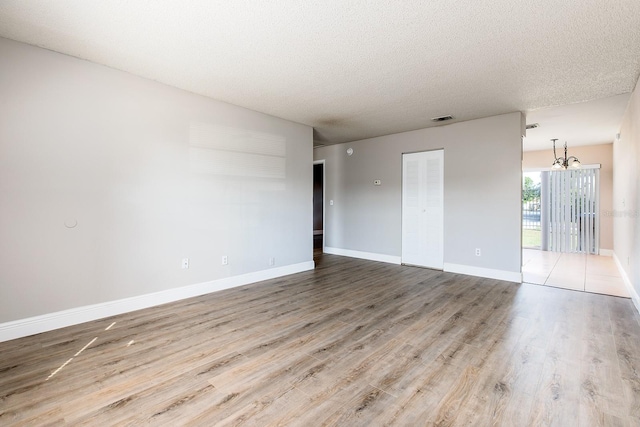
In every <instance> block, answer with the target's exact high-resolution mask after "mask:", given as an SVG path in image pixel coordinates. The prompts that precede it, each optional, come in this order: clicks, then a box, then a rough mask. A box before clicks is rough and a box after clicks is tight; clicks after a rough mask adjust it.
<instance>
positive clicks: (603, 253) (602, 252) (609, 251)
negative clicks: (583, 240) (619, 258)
mask: <svg viewBox="0 0 640 427" xmlns="http://www.w3.org/2000/svg"><path fill="white" fill-rule="evenodd" d="M598 255H601V256H613V249H600V252H598Z"/></svg>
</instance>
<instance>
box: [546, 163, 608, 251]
mask: <svg viewBox="0 0 640 427" xmlns="http://www.w3.org/2000/svg"><path fill="white" fill-rule="evenodd" d="M546 173H548V174H549V179H548V186H547V188H548V191H547V203H548V209H549V211H548V212H549V214H548V219H547V220H548V224H545V225H547V227H546V228H547V230H546V232H547V239H548V249H549V250H551V251H555V252H582V253H588V254H597V253H598V248H599V246H600V243H599V237H598V236H599V235H600V232H599V231H600V225H599V222H600V221H599V217H598V211H599V203H598V194H599V191H598V185H599V176H600V170H599V169H586V168H585V169H578V170H566V171H551V172H546ZM545 216H546V215H545ZM543 227H544V226H543ZM543 232H545V230H544V228H543Z"/></svg>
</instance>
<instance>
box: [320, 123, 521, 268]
mask: <svg viewBox="0 0 640 427" xmlns="http://www.w3.org/2000/svg"><path fill="white" fill-rule="evenodd" d="M522 123H523V122H522V115H521V114H520V113H511V114H505V115H501V116H495V117H489V118H484V119H479V120H472V121H467V122H461V123H454V124H451V125H448V126H440V127H435V128H429V129H421V130H417V131H412V132H404V133H399V134H394V135H388V136H383V137H379V138H372V139H367V140H362V141H356V142H352V143H346V144H339V145H333V146H327V147H320V148H316V149H315V150H314V159H315V160H321V159H325V160H326V181H325V185H326V187H325V189H326V190H325V191H326V196H325V197H326V201H327V205H326V223H325V230H326V243H325V244H326V246H329V247H334V248H339V249H347V250H353V251H361V252H370V253H376V254H383V255H391V256H401V243H402V242H401V204H402V200H401V188H402V187H401V185H402V184H401V178H402V174H401V171H402V153H407V152H416V151H424V150H432V149H439V148H444V161H445V170H444V174H445V182H444V198H445V200H444V213H445V224H444V238H445V247H444V261H445V263H451V264H459V265H465V266H471V267H479V268H487V269H495V270H502V271H508V272H520V271H521V228H520V227H521V211H520V210H521V206H520V199H521V179H522V178H521V173H522V172H521V169H522V163H521V162H522V137H521V136H522ZM348 147H351V148H353V150H354V153H353V155H352V156H347V154H346V150H347V148H348ZM375 179H380V180H382V185H381V186H374V185H373V181H374V180H375ZM331 199H333V200H334V205H333V206H330V205H329V204H328V202H329V200H331ZM475 248H481V249H482V256H480V257H476V256H475Z"/></svg>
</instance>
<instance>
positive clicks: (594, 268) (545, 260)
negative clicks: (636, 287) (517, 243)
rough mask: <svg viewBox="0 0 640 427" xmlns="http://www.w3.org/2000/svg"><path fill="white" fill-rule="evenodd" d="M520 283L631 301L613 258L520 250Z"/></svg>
mask: <svg viewBox="0 0 640 427" xmlns="http://www.w3.org/2000/svg"><path fill="white" fill-rule="evenodd" d="M522 278H523V282H526V283H534V284H538V285H546V286H554V287H557V288H564V289H573V290H578V291H586V292H593V293H596V294H605V295H614V296H618V297H625V298H630V295H629V292H628V291H627V288H626V286H625V284H624V281H623V279H622V276H621V275H620V272H619V271H618V267H617V266H616V263H615V261H614V260H613V258H612V257H608V256H599V255H586V254H571V253H558V252H547V251H540V250H537V249H523V250H522Z"/></svg>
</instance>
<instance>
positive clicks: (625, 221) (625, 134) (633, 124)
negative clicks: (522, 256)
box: [613, 86, 640, 310]
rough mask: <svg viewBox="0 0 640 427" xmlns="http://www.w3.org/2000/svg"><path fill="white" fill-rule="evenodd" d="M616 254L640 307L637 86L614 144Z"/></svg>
mask: <svg viewBox="0 0 640 427" xmlns="http://www.w3.org/2000/svg"><path fill="white" fill-rule="evenodd" d="M613 162H614V165H615V168H614V174H613V207H614V211H613V214H614V215H613V234H614V254H615V256H616V258H617V260H618V262H619V265H620V266H621V267H622V268H623V270H624V272H625V274H626V276H627V279H628V280H629V281H630V282H631V285H632V287H633V289H634V290H635V295H634V301H635V304H636V306H637V307H638V310H640V297H639V296H638V295H640V227H639V226H638V223H639V218H640V194H639V193H640V168H639V165H640V90H639V88H638V87H637V86H636V90H635V91H634V92H633V94H632V96H631V99H630V101H629V106H628V107H627V110H626V112H625V114H624V117H623V120H622V125H621V127H620V139H619V140H615V141H614V143H613Z"/></svg>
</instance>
